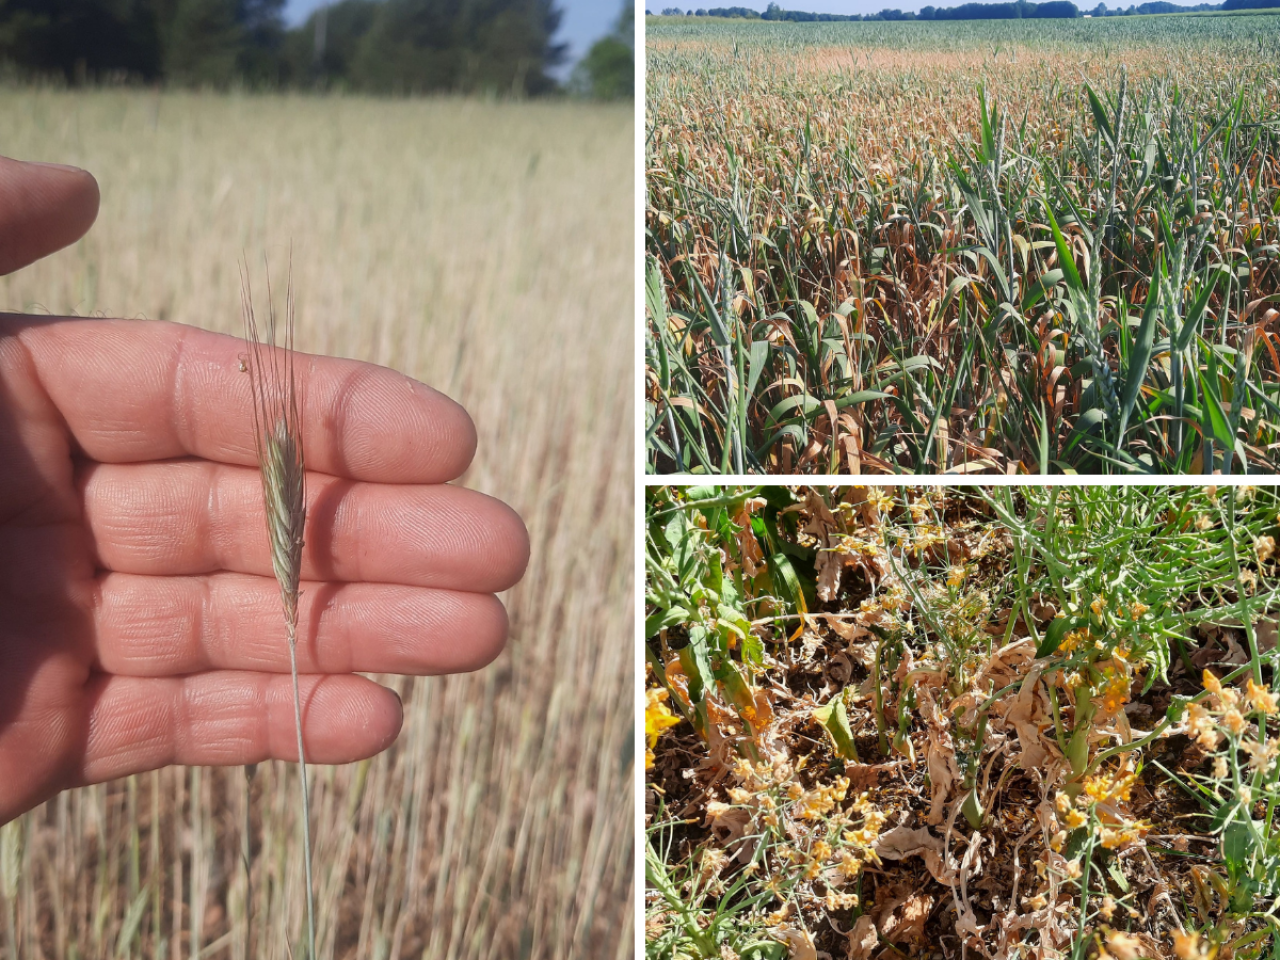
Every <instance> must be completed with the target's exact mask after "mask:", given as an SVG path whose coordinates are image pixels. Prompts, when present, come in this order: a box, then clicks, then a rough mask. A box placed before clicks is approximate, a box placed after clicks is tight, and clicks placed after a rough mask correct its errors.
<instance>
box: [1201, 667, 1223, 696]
mask: <svg viewBox="0 0 1280 960" xmlns="http://www.w3.org/2000/svg"><path fill="white" fill-rule="evenodd" d="M1201 683H1202V685H1203V686H1204V688H1205V689H1206V690H1208V691H1209V692H1210V693H1218V694H1220V693H1222V682H1221V681H1220V680H1219V679H1218V678H1217V677H1216V676H1214V675H1213V673H1211V672H1210V671H1208V670H1206V671H1205V672H1204V676H1203V677H1202V679H1201Z"/></svg>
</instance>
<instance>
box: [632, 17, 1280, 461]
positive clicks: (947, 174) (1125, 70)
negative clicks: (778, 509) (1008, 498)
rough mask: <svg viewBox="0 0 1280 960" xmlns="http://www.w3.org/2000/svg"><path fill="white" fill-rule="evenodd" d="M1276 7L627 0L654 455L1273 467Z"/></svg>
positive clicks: (1278, 396) (1277, 270) (1277, 361)
mask: <svg viewBox="0 0 1280 960" xmlns="http://www.w3.org/2000/svg"><path fill="white" fill-rule="evenodd" d="M1277 22H1280V21H1277V20H1276V19H1275V17H1274V15H1273V14H1268V13H1263V12H1260V13H1258V14H1256V15H1240V16H1234V15H1233V16H1227V15H1202V16H1190V15H1173V16H1156V17H1124V18H1117V17H1113V18H1106V19H1077V20H1047V21H1046V20H1028V21H986V22H979V21H968V22H963V21H952V22H932V23H931V22H904V23H877V22H862V23H843V24H796V23H770V22H761V21H755V22H752V21H732V20H716V19H710V18H666V17H662V18H652V17H651V18H648V20H647V63H648V71H649V72H648V88H647V91H646V96H647V105H648V114H647V126H646V131H645V134H646V167H647V191H646V194H647V208H646V228H647V232H646V244H647V254H648V282H647V291H646V293H647V302H648V324H647V337H646V374H647V380H646V384H645V403H646V444H647V449H646V458H647V464H648V468H649V470H650V471H652V472H660V473H661V472H673V471H689V472H705V473H726V472H730V473H756V472H759V473H777V472H824V473H825V472H835V471H839V472H845V473H864V474H865V473H893V472H902V471H915V472H941V471H955V472H985V473H1060V472H1080V473H1155V474H1171V473H1196V474H1208V473H1215V472H1221V473H1244V472H1258V471H1273V470H1274V469H1275V468H1276V466H1277V464H1280V446H1277V444H1278V443H1280V428H1278V427H1277V424H1280V333H1278V331H1277V324H1276V320H1277V316H1278V314H1277V297H1278V295H1280V267H1278V266H1277V251H1278V250H1280V246H1278V244H1280V212H1278V208H1277V204H1278V203H1280V156H1278V154H1277V151H1278V149H1280V140H1278V139H1277V138H1278V135H1280V126H1278V124H1280V121H1278V120H1277V116H1278V115H1277V110H1278V109H1280V72H1278V71H1277V69H1276V66H1275V64H1276V62H1277V55H1278V54H1280V42H1278V41H1277V39H1276V37H1277V36H1280V33H1278V32H1277V30H1276V28H1275V27H1276V24H1277Z"/></svg>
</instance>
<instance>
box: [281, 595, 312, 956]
mask: <svg viewBox="0 0 1280 960" xmlns="http://www.w3.org/2000/svg"><path fill="white" fill-rule="evenodd" d="M287 622H288V624H289V670H290V672H291V673H292V674H293V723H294V727H295V728H296V730H297V733H298V766H299V771H298V773H299V776H298V779H299V781H300V782H301V784H302V856H303V864H304V866H305V870H306V875H307V946H308V953H307V960H316V905H315V886H314V885H313V884H312V881H311V793H310V790H309V789H308V787H307V755H306V752H305V750H304V748H303V745H302V696H301V694H300V693H299V692H298V614H297V611H296V609H295V611H294V613H293V615H292V616H290V617H288V618H287Z"/></svg>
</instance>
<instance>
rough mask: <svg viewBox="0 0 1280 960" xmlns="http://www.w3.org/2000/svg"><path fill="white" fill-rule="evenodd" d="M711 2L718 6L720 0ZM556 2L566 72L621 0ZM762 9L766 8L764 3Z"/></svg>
mask: <svg viewBox="0 0 1280 960" xmlns="http://www.w3.org/2000/svg"><path fill="white" fill-rule="evenodd" d="M324 2H325V0H288V2H287V3H286V4H285V8H284V18H285V22H286V23H288V24H289V26H291V27H292V26H296V25H297V24H299V23H302V21H304V20H306V19H307V17H308V16H309V15H310V13H311V11H312V10H315V9H316V8H317V7H319V6H322V5H323V4H324ZM735 2H737V3H740V2H741V0H735ZM819 2H820V0H819ZM673 3H674V4H675V5H677V6H679V7H681V9H683V8H684V7H685V6H686V4H685V3H683V2H676V0H667V2H666V3H664V4H663V5H662V6H672V5H673ZM705 5H706V4H705V0H699V2H698V3H697V4H695V7H696V6H705ZM711 5H712V6H718V5H719V0H716V2H715V3H712V4H711ZM557 6H559V8H560V9H561V10H563V11H564V17H563V19H562V20H561V21H560V32H559V33H558V34H557V35H556V39H557V40H559V41H561V42H563V43H568V44H569V60H568V63H567V64H566V66H565V68H564V70H563V71H558V72H563V73H566V74H567V72H568V70H569V68H570V67H571V66H572V64H573V63H574V62H575V61H577V59H578V58H579V57H581V56H582V55H583V54H584V53H586V52H587V50H589V49H590V47H591V44H593V43H595V41H597V40H599V39H600V38H601V37H603V36H604V35H605V34H606V33H608V32H609V30H610V29H612V27H613V25H614V24H615V23H617V22H618V14H619V13H621V12H622V0H559V3H558V4H557ZM760 9H761V10H763V9H764V5H761V7H760ZM796 9H801V8H800V7H797V8H796Z"/></svg>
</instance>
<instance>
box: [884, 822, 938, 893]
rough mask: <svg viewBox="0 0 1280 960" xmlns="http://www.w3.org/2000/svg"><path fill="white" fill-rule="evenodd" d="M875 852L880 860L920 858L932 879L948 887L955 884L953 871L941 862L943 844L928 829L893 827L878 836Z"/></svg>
mask: <svg viewBox="0 0 1280 960" xmlns="http://www.w3.org/2000/svg"><path fill="white" fill-rule="evenodd" d="M875 851H876V856H878V857H879V858H880V859H881V860H904V859H906V858H907V857H920V858H921V859H923V860H924V865H925V868H926V869H927V870H928V871H929V874H930V875H931V876H932V877H933V879H935V880H937V881H938V882H939V883H944V884H948V885H950V884H953V883H955V880H956V874H955V870H952V869H949V868H948V867H947V866H946V865H945V864H944V863H943V860H942V858H943V852H944V847H943V843H942V841H941V840H940V839H939V838H938V837H935V836H934V835H933V834H932V833H930V832H929V828H928V827H917V828H916V829H914V830H912V829H911V828H909V827H894V828H893V829H892V830H887V831H885V832H884V833H882V834H881V835H880V839H879V840H878V841H877V842H876V847H875Z"/></svg>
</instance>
